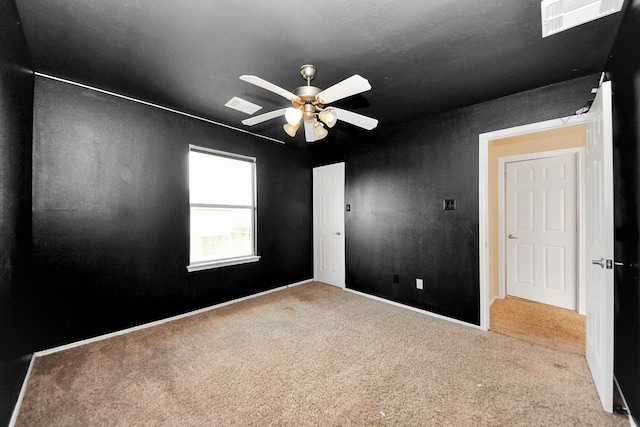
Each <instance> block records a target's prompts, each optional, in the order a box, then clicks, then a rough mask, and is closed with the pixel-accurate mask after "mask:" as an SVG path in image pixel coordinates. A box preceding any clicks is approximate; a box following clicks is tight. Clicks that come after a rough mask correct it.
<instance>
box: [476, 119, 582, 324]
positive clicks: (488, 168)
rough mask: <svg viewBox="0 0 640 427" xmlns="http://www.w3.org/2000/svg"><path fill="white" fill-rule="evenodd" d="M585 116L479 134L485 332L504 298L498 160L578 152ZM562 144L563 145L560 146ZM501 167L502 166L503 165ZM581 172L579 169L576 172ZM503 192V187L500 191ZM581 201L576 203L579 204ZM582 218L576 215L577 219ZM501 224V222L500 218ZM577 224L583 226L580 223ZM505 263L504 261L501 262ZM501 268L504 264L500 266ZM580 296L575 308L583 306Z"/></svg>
mask: <svg viewBox="0 0 640 427" xmlns="http://www.w3.org/2000/svg"><path fill="white" fill-rule="evenodd" d="M587 123H588V118H587V117H584V116H570V117H566V118H562V119H555V120H550V121H546V122H540V123H534V124H530V125H525V126H519V127H515V128H510V129H503V130H499V131H495V132H490V133H485V134H481V135H480V137H479V139H480V152H479V157H480V161H479V169H480V177H479V180H480V189H479V192H480V199H479V202H480V207H479V208H480V292H481V295H482V297H481V298H480V326H481V328H482V329H484V330H488V329H489V326H490V305H491V303H492V302H493V301H494V300H496V299H498V298H504V297H505V295H506V292H505V291H504V286H501V285H500V284H501V283H504V276H505V274H504V269H502V268H499V265H498V263H499V254H500V253H504V247H503V245H501V244H500V241H502V242H504V241H506V237H507V235H504V234H503V232H504V231H501V227H500V224H499V205H498V204H499V193H500V192H499V191H498V189H499V182H500V177H503V175H501V174H499V168H500V162H499V159H500V158H506V157H509V156H518V155H520V156H524V155H527V154H530V153H534V152H538V153H544V152H549V151H558V150H573V151H576V150H580V149H582V147H584V144H585V140H586V137H585V133H586V124H587ZM563 144H564V145H563ZM503 166H504V163H503ZM578 169H579V170H580V168H578ZM500 188H503V187H500ZM580 203H581V201H580V202H579V204H580ZM582 215H583V213H582V211H580V213H579V218H581V217H582ZM502 220H504V218H502ZM580 223H582V222H581V221H580ZM582 231H583V230H578V236H579V237H578V239H579V244H578V251H579V253H580V254H581V253H582V252H581V251H582V250H583V248H582V246H583V241H582V239H581V237H580V236H581V235H582ZM503 260H504V258H503ZM501 265H502V266H504V264H501ZM577 271H578V282H579V283H582V271H583V260H582V257H580V256H579V260H578V263H577ZM582 300H583V296H582V295H579V298H578V307H579V309H580V308H581V307H582V304H583V301H582Z"/></svg>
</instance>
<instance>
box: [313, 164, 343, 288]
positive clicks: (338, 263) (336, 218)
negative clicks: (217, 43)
mask: <svg viewBox="0 0 640 427" xmlns="http://www.w3.org/2000/svg"><path fill="white" fill-rule="evenodd" d="M344 185H345V164H344V163H336V164H333V165H328V166H321V167H317V168H314V169H313V248H314V249H313V259H314V277H315V280H317V281H320V282H324V283H327V284H330V285H334V286H338V287H341V288H344V287H345V233H344V228H345V227H344V206H345V204H344Z"/></svg>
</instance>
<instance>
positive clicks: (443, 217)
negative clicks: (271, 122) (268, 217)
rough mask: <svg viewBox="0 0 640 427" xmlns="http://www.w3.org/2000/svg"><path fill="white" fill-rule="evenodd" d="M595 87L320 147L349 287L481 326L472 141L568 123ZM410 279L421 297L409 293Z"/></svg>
mask: <svg viewBox="0 0 640 427" xmlns="http://www.w3.org/2000/svg"><path fill="white" fill-rule="evenodd" d="M598 79H599V75H592V76H586V77H581V78H577V79H574V80H571V81H567V82H564V83H560V84H556V85H552V86H547V87H543V88H539V89H535V90H531V91H528V92H523V93H520V94H516V95H512V96H508V97H505V98H500V99H497V100H494V101H491V102H487V103H483V104H479V105H474V106H471V107H467V108H463V109H459V110H455V111H452V112H447V113H443V114H439V115H434V116H430V117H425V118H424V119H423V120H419V121H413V122H408V123H405V124H404V125H403V126H399V127H397V128H391V129H389V127H388V126H385V125H384V124H381V125H380V126H379V130H377V131H376V132H373V133H371V134H369V135H370V136H369V138H366V139H364V140H351V141H341V142H340V143H335V144H327V145H324V146H319V147H318V150H319V152H318V153H316V159H315V164H316V165H320V164H324V163H331V162H335V161H345V162H346V203H348V204H350V205H351V211H350V212H347V213H346V218H347V220H346V242H347V247H346V262H347V287H349V288H352V289H356V290H359V291H362V292H366V293H369V294H373V295H376V296H379V297H383V298H387V299H390V300H393V301H398V302H401V303H404V304H407V305H411V306H414V307H418V308H421V309H425V310H429V311H431V312H434V313H438V314H442V315H445V316H449V317H453V318H456V319H459V320H462V321H465V322H469V323H473V324H479V323H480V302H479V301H480V295H479V286H480V285H479V264H478V263H479V259H478V249H479V248H478V238H479V234H478V233H479V218H478V197H479V196H478V191H479V188H478V173H479V171H478V156H479V154H478V147H479V143H478V141H479V140H478V136H479V134H481V133H484V132H490V131H494V130H499V129H504V128H509V127H513V126H518V125H524V124H528V123H534V122H539V121H544V120H549V119H554V118H558V117H564V116H570V115H572V114H575V112H576V110H578V109H579V108H581V107H583V106H584V105H585V104H586V103H587V101H588V100H589V99H590V98H591V97H592V95H591V94H590V91H591V89H592V88H593V87H597V83H598ZM425 102H428V99H426V100H425ZM443 199H455V200H456V204H457V209H456V210H454V211H444V210H443ZM394 274H397V275H399V278H400V281H399V283H394V282H393V275H394ZM416 277H421V278H423V279H424V290H417V289H416V286H415V279H416Z"/></svg>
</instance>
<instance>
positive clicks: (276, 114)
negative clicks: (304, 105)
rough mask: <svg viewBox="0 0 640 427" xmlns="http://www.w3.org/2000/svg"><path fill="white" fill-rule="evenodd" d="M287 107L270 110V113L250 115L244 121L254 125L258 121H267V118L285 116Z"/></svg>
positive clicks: (245, 123) (243, 122) (246, 123)
mask: <svg viewBox="0 0 640 427" xmlns="http://www.w3.org/2000/svg"><path fill="white" fill-rule="evenodd" d="M285 111H287V109H286V108H281V109H279V110H273V111H269V112H268V113H264V114H260V115H257V116H253V117H249V118H248V119H244V120H243V121H242V124H243V125H247V126H253V125H257V124H258V123H262V122H266V121H267V120H271V119H275V118H276V117H280V116H284V113H285Z"/></svg>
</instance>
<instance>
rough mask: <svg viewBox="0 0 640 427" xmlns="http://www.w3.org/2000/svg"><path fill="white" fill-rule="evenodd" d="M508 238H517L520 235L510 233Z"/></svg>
mask: <svg viewBox="0 0 640 427" xmlns="http://www.w3.org/2000/svg"><path fill="white" fill-rule="evenodd" d="M507 238H508V239H517V238H518V236H514V235H513V234H509V235H508V236H507Z"/></svg>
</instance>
